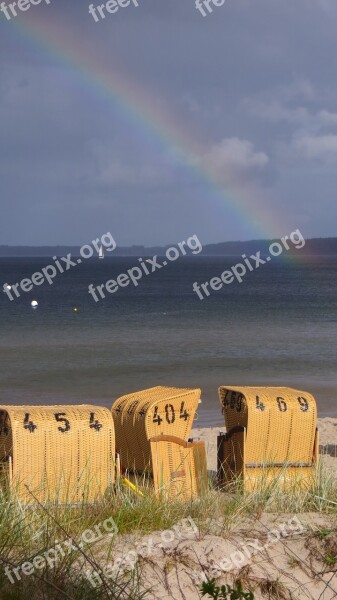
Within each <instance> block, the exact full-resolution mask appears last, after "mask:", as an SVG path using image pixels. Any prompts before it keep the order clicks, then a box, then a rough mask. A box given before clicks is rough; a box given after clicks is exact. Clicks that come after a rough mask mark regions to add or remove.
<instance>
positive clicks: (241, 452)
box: [218, 386, 319, 491]
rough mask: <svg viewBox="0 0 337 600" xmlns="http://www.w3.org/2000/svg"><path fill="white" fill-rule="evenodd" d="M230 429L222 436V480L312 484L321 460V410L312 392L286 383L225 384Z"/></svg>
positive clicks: (222, 389) (222, 391) (222, 390)
mask: <svg viewBox="0 0 337 600" xmlns="http://www.w3.org/2000/svg"><path fill="white" fill-rule="evenodd" d="M219 397H220V402H221V404H222V408H223V414H224V417H225V425H226V430H227V433H226V434H225V435H224V434H221V435H220V436H219V437H218V480H219V483H220V484H224V483H228V482H233V481H235V480H237V478H238V476H239V477H240V478H242V479H243V482H244V487H245V489H246V490H247V491H251V490H253V489H254V488H256V486H257V484H258V485H261V483H262V484H263V482H265V483H266V484H269V483H271V482H273V481H275V482H277V483H278V484H280V485H281V486H282V487H285V488H287V487H288V488H289V487H290V486H292V485H300V486H306V485H308V484H309V483H310V482H311V481H312V477H313V474H314V468H315V464H316V462H317V460H318V449H319V439H318V431H317V427H316V422H317V408H316V402H315V399H314V397H313V396H312V395H311V394H309V393H308V392H303V391H300V390H295V389H292V388H286V387H280V388H276V387H275V388H273V387H227V386H223V387H220V388H219Z"/></svg>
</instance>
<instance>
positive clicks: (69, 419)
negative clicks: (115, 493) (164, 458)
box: [0, 405, 115, 504]
mask: <svg viewBox="0 0 337 600" xmlns="http://www.w3.org/2000/svg"><path fill="white" fill-rule="evenodd" d="M114 462H115V435H114V424H113V419H112V416H111V412H110V411H109V410H108V409H106V408H101V407H97V406H86V405H82V406H0V464H1V465H2V469H1V472H2V485H5V486H8V485H9V491H10V493H12V494H14V495H16V496H17V497H18V499H19V500H20V501H21V502H23V503H29V504H30V503H34V498H33V496H32V495H31V494H30V493H29V491H28V489H27V487H26V486H28V488H29V490H31V492H32V493H33V494H34V495H35V496H36V498H38V500H39V501H40V502H47V501H53V502H54V501H58V502H78V501H81V500H84V501H87V502H91V501H93V500H94V499H95V498H96V497H97V496H99V495H100V494H103V493H104V492H105V491H106V489H107V488H108V487H109V486H110V485H111V484H112V483H113V482H114V480H115V469H114Z"/></svg>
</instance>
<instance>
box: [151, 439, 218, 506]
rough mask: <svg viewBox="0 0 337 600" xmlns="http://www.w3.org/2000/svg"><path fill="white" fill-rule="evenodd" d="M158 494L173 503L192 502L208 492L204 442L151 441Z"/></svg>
mask: <svg viewBox="0 0 337 600" xmlns="http://www.w3.org/2000/svg"><path fill="white" fill-rule="evenodd" d="M150 448H151V459H152V471H153V481H154V489H155V493H156V495H157V496H158V497H166V498H170V499H171V500H177V499H178V500H190V499H192V498H195V497H197V496H200V495H201V494H202V493H203V492H204V491H205V490H206V488H207V466H206V449H205V443H204V442H195V443H193V442H185V441H183V440H180V439H179V438H176V437H174V436H165V435H163V436H156V437H154V438H152V439H151V440H150Z"/></svg>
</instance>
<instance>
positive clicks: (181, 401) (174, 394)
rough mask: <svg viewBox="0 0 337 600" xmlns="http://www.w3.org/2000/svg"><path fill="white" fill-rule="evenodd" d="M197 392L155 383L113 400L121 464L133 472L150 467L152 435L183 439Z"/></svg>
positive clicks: (197, 395) (195, 403) (195, 406)
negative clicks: (148, 387) (154, 385)
mask: <svg viewBox="0 0 337 600" xmlns="http://www.w3.org/2000/svg"><path fill="white" fill-rule="evenodd" d="M200 395H201V390H200V389H181V388H171V387H161V386H158V387H154V388H150V389H147V390H142V391H140V392H135V393H133V394H128V395H127V396H123V397H122V398H119V399H118V400H116V402H114V404H113V406H112V414H113V418H114V423H115V432H116V448H117V451H118V452H119V453H120V456H121V464H122V467H123V468H127V469H130V470H135V471H145V470H149V469H151V452H150V444H149V439H150V438H151V437H154V436H157V435H173V436H175V437H178V438H181V439H183V440H186V439H187V438H188V437H189V435H190V433H191V429H192V424H193V419H194V416H195V413H196V410H197V407H198V404H199V401H200Z"/></svg>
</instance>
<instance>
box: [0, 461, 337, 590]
mask: <svg viewBox="0 0 337 600" xmlns="http://www.w3.org/2000/svg"><path fill="white" fill-rule="evenodd" d="M134 483H135V485H136V487H138V488H139V489H141V491H142V494H143V495H142V496H141V495H139V494H137V493H134V492H133V491H132V490H131V489H130V488H128V487H126V486H125V485H123V483H122V480H119V481H118V482H117V484H116V485H115V487H114V488H113V489H111V490H110V491H109V492H108V493H107V494H106V495H105V496H104V497H102V498H101V499H99V500H98V501H97V502H96V503H94V504H86V503H82V504H81V503H80V504H77V505H67V504H63V505H57V504H55V505H53V504H50V505H48V506H42V505H41V504H39V503H37V502H35V500H34V497H33V496H32V504H31V505H25V506H24V505H21V504H20V503H19V502H18V501H16V500H15V499H14V497H11V498H9V497H8V496H7V495H6V494H4V493H2V494H1V495H0V598H1V600H2V599H4V600H7V599H8V600H16V599H19V598H20V599H22V600H26V599H27V600H28V599H29V600H31V599H32V598H34V600H35V599H37V600H40V599H41V600H44V599H47V598H48V600H49V599H50V600H54V599H55V600H56V599H57V600H58V599H61V598H71V599H73V600H77V599H78V598H83V599H84V600H86V599H87V598H88V600H89V598H90V599H94V600H95V599H97V600H98V599H101V600H105V599H108V598H111V599H114V598H116V599H117V598H120V599H121V600H123V599H124V598H125V599H127V598H130V599H131V600H133V599H134V600H138V599H139V600H140V599H142V598H145V597H146V593H147V592H146V585H144V581H143V580H142V574H141V572H140V570H139V566H138V565H137V564H136V566H135V567H134V568H130V569H121V570H120V571H118V572H116V573H115V574H114V575H113V577H111V576H109V577H106V576H105V575H104V573H102V569H101V558H102V556H103V554H102V547H103V546H104V558H105V560H106V559H107V558H109V556H110V555H111V553H112V552H113V547H114V544H115V542H116V540H117V539H118V540H123V539H124V537H127V536H128V535H129V534H136V535H138V536H142V535H145V534H150V533H153V532H156V531H162V530H171V529H172V528H173V527H174V526H176V524H177V523H179V522H181V521H182V520H183V519H186V518H191V519H193V521H194V523H196V524H197V527H198V531H199V535H200V536H203V535H206V534H209V533H212V534H216V535H219V536H222V535H226V533H227V532H229V531H230V530H231V529H232V528H233V527H234V526H235V525H237V524H238V523H240V522H243V521H244V520H245V519H246V518H249V519H256V520H259V519H260V517H261V515H262V514H264V513H272V514H274V515H283V514H287V515H300V514H302V513H320V514H326V515H337V512H336V511H337V506H336V505H335V504H334V502H335V501H336V499H337V483H336V480H335V479H334V478H333V476H332V475H331V474H329V472H328V471H326V469H325V468H324V466H323V465H322V464H321V465H320V466H319V467H318V468H317V472H316V474H315V477H314V479H313V482H312V485H311V486H309V487H307V488H303V489H299V488H298V486H295V485H294V487H293V488H291V487H290V488H288V489H287V490H286V491H283V490H282V489H281V488H280V486H278V485H277V481H276V482H272V483H270V482H268V481H263V479H262V480H261V483H260V485H259V486H258V488H257V489H256V490H255V491H254V492H251V493H243V492H242V485H240V482H239V481H237V482H234V483H232V484H231V485H230V486H228V487H227V488H226V489H223V490H219V489H218V488H217V487H216V485H215V484H214V480H213V479H212V478H210V479H209V486H208V489H207V490H206V491H205V493H204V494H203V496H202V497H200V498H197V499H194V500H191V501H187V502H181V501H179V500H178V499H177V500H175V501H172V500H169V499H165V497H163V498H161V499H160V500H158V498H157V497H156V496H155V494H154V491H153V487H152V485H151V481H150V480H149V479H146V478H142V477H140V478H138V479H137V478H135V479H134ZM109 519H110V521H109V522H110V523H111V520H113V522H114V523H115V526H116V530H115V533H116V531H118V534H116V535H113V536H110V538H109V536H108V535H107V534H105V535H104V533H105V532H104V530H102V527H101V529H97V527H98V526H99V524H102V523H103V522H106V521H108V520H109ZM95 528H96V529H95ZM88 530H89V531H91V532H92V531H96V532H97V531H99V532H100V533H102V532H103V535H101V536H96V537H97V539H95V541H94V542H93V543H88V544H87V545H85V546H84V547H83V545H82V546H81V545H80V543H79V541H80V540H81V539H82V536H83V532H85V531H88ZM316 534H317V532H316ZM328 534H329V532H327V535H328ZM69 540H71V548H70V544H69V543H68V542H69ZM65 542H66V543H67V552H64V556H63V555H61V553H58V558H57V560H56V561H55V562H54V563H53V564H48V561H45V563H46V564H45V565H44V566H43V567H41V568H39V569H37V568H35V569H34V572H33V573H31V574H28V575H27V574H24V573H23V572H22V565H23V564H25V563H32V561H33V560H34V558H36V557H41V556H45V553H48V552H49V551H50V550H51V549H54V548H55V547H57V545H59V546H60V545H62V544H63V545H64V543H65ZM62 547H63V546H62ZM334 558H335V557H334ZM331 560H332V559H331ZM15 568H19V569H20V570H19V571H18V575H19V578H18V576H17V575H16V574H15V571H14V569H15ZM6 569H7V574H6ZM86 570H89V571H90V570H91V571H96V572H97V573H99V574H100V581H99V584H97V581H96V584H97V585H95V587H93V586H92V584H91V582H90V580H88V578H87V577H86V576H85V571H86ZM26 571H29V569H28V567H26ZM8 572H10V573H11V578H12V580H11V579H10V578H9V577H8ZM270 597H273V596H270Z"/></svg>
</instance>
